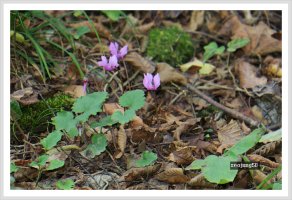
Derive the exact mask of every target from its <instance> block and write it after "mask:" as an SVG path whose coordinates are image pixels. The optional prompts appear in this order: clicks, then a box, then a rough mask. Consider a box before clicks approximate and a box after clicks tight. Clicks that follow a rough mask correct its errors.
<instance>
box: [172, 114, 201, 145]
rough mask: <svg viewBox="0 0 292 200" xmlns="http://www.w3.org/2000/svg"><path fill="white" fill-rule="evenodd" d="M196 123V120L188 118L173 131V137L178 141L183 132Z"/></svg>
mask: <svg viewBox="0 0 292 200" xmlns="http://www.w3.org/2000/svg"><path fill="white" fill-rule="evenodd" d="M196 123H197V120H196V119H194V118H190V119H188V120H186V121H185V122H179V124H178V125H179V126H178V127H177V128H176V129H175V130H174V131H173V137H174V138H175V139H176V140H180V136H181V134H182V133H183V132H185V131H187V130H189V129H190V128H191V127H192V126H194V125H195V124H196Z"/></svg>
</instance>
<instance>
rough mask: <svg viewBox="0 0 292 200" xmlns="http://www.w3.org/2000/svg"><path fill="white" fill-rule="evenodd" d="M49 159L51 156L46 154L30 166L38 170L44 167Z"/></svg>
mask: <svg viewBox="0 0 292 200" xmlns="http://www.w3.org/2000/svg"><path fill="white" fill-rule="evenodd" d="M48 158H49V155H46V154H44V155H41V156H39V157H38V158H37V159H36V160H35V161H33V162H31V163H30V164H29V166H31V167H34V168H37V169H39V168H41V167H44V166H45V164H46V162H47V160H48Z"/></svg>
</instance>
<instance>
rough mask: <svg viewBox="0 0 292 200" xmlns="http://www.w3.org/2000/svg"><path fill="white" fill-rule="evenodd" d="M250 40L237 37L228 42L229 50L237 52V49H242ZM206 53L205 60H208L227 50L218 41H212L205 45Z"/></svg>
mask: <svg viewBox="0 0 292 200" xmlns="http://www.w3.org/2000/svg"><path fill="white" fill-rule="evenodd" d="M249 42H250V40H249V39H248V38H237V39H234V40H231V41H230V42H228V44H227V52H229V53H232V52H235V51H236V50H237V49H240V48H242V47H244V46H246V45H247V44H248V43H249ZM204 50H205V51H204V54H203V62H204V63H205V62H207V61H208V60H209V59H210V58H212V57H213V56H215V55H221V54H223V53H224V51H225V47H224V46H220V47H219V46H218V44H217V43H216V42H211V43H209V44H208V45H206V46H204Z"/></svg>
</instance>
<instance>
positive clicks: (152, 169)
mask: <svg viewBox="0 0 292 200" xmlns="http://www.w3.org/2000/svg"><path fill="white" fill-rule="evenodd" d="M160 167H161V164H156V165H152V166H147V167H143V168H131V169H130V170H128V171H126V172H125V173H124V175H123V177H122V179H124V180H125V181H135V180H139V179H143V178H146V177H148V178H150V177H151V176H152V175H153V174H155V173H156V172H157V171H158V170H159V169H160Z"/></svg>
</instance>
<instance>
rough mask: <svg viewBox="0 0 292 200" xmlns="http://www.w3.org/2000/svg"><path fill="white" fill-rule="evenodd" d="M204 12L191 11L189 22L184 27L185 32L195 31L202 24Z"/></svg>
mask: <svg viewBox="0 0 292 200" xmlns="http://www.w3.org/2000/svg"><path fill="white" fill-rule="evenodd" d="M204 13H205V11H204V10H200V11H199V10H196V11H192V16H191V20H190V22H189V24H188V26H187V27H186V30H187V31H196V30H197V29H198V27H200V26H201V25H202V24H203V22H204Z"/></svg>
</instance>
